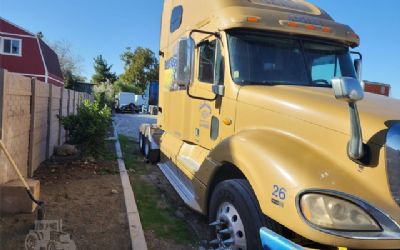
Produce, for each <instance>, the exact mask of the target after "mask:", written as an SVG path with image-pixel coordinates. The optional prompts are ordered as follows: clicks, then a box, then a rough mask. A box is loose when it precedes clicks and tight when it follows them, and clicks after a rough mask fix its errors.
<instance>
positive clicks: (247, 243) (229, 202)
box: [209, 179, 280, 250]
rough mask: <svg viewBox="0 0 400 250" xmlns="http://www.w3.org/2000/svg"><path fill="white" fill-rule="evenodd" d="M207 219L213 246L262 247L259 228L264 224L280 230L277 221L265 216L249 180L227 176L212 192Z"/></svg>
mask: <svg viewBox="0 0 400 250" xmlns="http://www.w3.org/2000/svg"><path fill="white" fill-rule="evenodd" d="M209 212H210V213H209V215H210V216H209V219H210V223H211V225H213V226H215V230H213V235H214V237H213V239H216V240H213V241H211V242H212V244H213V247H214V248H215V249H216V248H218V247H219V248H222V249H225V248H229V249H238V250H253V249H254V250H256V249H262V245H261V241H260V237H259V230H260V228H261V227H263V226H267V227H268V228H270V229H271V230H274V231H276V232H278V233H279V232H280V225H279V224H277V223H276V222H274V221H272V220H270V219H268V218H266V217H265V216H264V215H263V214H262V212H261V209H260V206H259V204H258V201H257V198H256V196H255V195H254V192H253V190H252V188H251V186H250V184H249V182H248V181H246V180H242V179H233V180H226V181H223V182H221V183H219V184H218V185H217V186H216V187H215V189H214V191H213V193H212V196H211V200H210V205H209Z"/></svg>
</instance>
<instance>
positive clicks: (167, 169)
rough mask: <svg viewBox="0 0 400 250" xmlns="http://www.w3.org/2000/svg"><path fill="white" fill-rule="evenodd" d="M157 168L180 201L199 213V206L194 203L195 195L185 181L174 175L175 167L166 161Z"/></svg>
mask: <svg viewBox="0 0 400 250" xmlns="http://www.w3.org/2000/svg"><path fill="white" fill-rule="evenodd" d="M158 167H159V168H160V169H161V171H162V172H163V173H164V175H165V177H166V178H167V179H168V181H169V182H170V183H171V185H172V186H173V187H174V189H175V190H176V192H177V193H178V194H179V196H180V197H181V198H182V200H183V201H184V202H185V203H186V204H187V205H188V206H189V207H191V208H192V209H194V210H196V211H198V212H201V209H200V205H199V204H198V203H197V201H196V195H195V193H194V190H193V188H192V187H188V185H185V184H184V183H185V181H184V180H181V179H180V177H179V176H178V175H177V174H176V172H175V171H174V168H176V167H175V165H174V164H173V163H172V162H171V161H168V162H162V163H159V164H158ZM182 178H184V177H182Z"/></svg>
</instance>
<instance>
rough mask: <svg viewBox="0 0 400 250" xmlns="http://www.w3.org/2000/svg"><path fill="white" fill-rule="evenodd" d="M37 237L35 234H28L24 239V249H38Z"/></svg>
mask: <svg viewBox="0 0 400 250" xmlns="http://www.w3.org/2000/svg"><path fill="white" fill-rule="evenodd" d="M39 241H40V239H39V237H38V235H37V234H36V233H29V234H28V235H27V236H26V238H25V249H27V250H36V249H39Z"/></svg>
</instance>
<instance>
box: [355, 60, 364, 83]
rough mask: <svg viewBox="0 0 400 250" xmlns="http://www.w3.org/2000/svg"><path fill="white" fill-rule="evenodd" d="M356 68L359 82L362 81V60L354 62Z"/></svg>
mask: <svg viewBox="0 0 400 250" xmlns="http://www.w3.org/2000/svg"><path fill="white" fill-rule="evenodd" d="M354 68H355V70H356V73H357V78H358V80H359V81H362V60H361V59H355V60H354Z"/></svg>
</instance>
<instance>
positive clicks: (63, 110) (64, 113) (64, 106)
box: [59, 89, 69, 145]
mask: <svg viewBox="0 0 400 250" xmlns="http://www.w3.org/2000/svg"><path fill="white" fill-rule="evenodd" d="M61 92H62V98H61V103H62V105H61V110H60V116H67V115H68V101H69V99H68V97H69V95H68V94H69V93H68V90H67V89H61ZM59 125H60V136H59V137H60V145H62V144H64V143H65V141H66V139H67V138H66V133H65V130H64V128H63V126H62V125H61V124H59Z"/></svg>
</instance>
